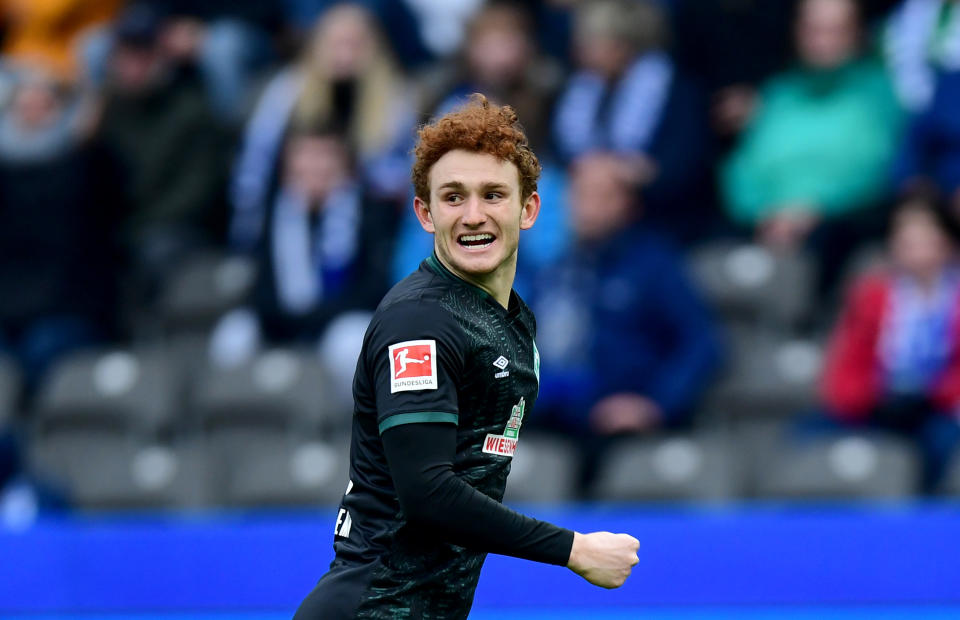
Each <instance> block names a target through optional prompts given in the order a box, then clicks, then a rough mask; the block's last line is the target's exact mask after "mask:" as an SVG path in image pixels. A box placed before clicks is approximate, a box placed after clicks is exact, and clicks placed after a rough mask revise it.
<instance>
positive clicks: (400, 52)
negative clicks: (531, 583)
mask: <svg viewBox="0 0 960 620" xmlns="http://www.w3.org/2000/svg"><path fill="white" fill-rule="evenodd" d="M0 44H2V57H0V351H2V352H3V354H4V355H5V356H6V357H7V358H9V359H10V360H13V361H14V363H15V365H16V367H17V368H18V369H19V373H20V376H21V377H22V379H23V381H22V386H23V387H22V391H21V393H20V394H18V400H17V409H18V410H19V411H20V413H19V415H18V416H16V417H15V418H14V419H13V420H11V421H9V422H8V425H7V430H6V431H4V429H3V428H0V504H2V502H3V501H4V500H3V498H4V492H5V491H4V489H5V488H6V489H7V491H6V493H7V496H9V494H10V489H11V488H14V487H15V486H16V484H19V482H18V481H20V482H22V481H23V480H25V479H27V478H29V477H30V476H32V475H34V474H33V473H32V472H30V471H29V468H28V467H26V466H25V465H24V462H25V459H24V458H21V457H20V456H18V454H19V452H20V451H19V450H17V446H18V445H20V446H21V447H22V446H23V444H24V441H23V437H24V436H28V435H29V433H22V432H21V431H20V430H19V429H20V428H21V427H22V426H23V425H28V424H29V419H30V416H31V409H32V407H33V406H34V403H35V401H36V400H37V399H38V398H39V397H40V395H42V393H43V391H44V389H45V383H46V382H47V381H48V379H49V376H50V374H51V372H52V369H54V368H55V367H56V366H57V364H58V363H60V362H61V361H63V360H64V359H68V358H69V357H70V355H71V354H73V353H75V352H78V351H85V350H90V349H91V348H97V347H99V348H106V347H111V346H116V345H124V346H140V345H151V344H157V343H161V344H162V343H164V342H169V341H170V340H171V339H172V338H173V337H174V336H173V335H172V334H171V331H170V329H169V328H168V326H167V325H165V324H164V322H163V320H162V318H161V317H160V314H161V312H160V310H159V308H160V306H161V305H162V302H163V300H164V299H165V297H164V295H165V292H166V291H167V290H168V289H169V287H170V283H171V281H172V280H173V279H174V274H175V273H176V271H177V269H178V268H179V267H180V266H182V265H184V264H185V263H187V262H189V261H190V260H191V257H195V256H197V255H204V254H205V253H207V254H209V253H210V252H219V253H221V254H224V255H230V256H235V257H243V258H244V260H246V261H247V262H248V264H250V265H253V266H254V273H255V276H254V277H253V279H252V282H251V285H250V286H249V287H248V290H247V291H246V292H245V293H244V295H243V297H242V299H239V300H237V303H235V304H233V307H230V308H228V309H226V310H225V311H224V312H223V313H221V314H220V315H219V316H217V317H215V320H213V321H211V322H210V323H209V324H208V325H206V326H204V329H203V330H201V332H200V333H199V337H200V339H201V341H202V347H200V348H198V349H197V351H198V355H200V356H201V357H202V358H204V360H205V363H209V364H215V365H221V366H224V367H230V366H235V365H238V364H243V363H244V362H245V361H246V360H249V359H250V358H251V356H254V355H256V354H257V352H258V351H262V350H264V349H265V348H267V347H269V346H273V345H277V344H281V345H288V346H293V347H299V348H305V349H309V350H311V351H313V352H314V353H315V354H316V355H317V356H319V358H320V360H322V361H323V362H324V363H325V364H327V366H328V367H329V371H330V374H331V375H332V376H333V377H334V379H335V381H334V384H335V386H336V387H334V388H333V390H332V393H331V394H330V395H328V396H325V398H332V399H334V400H335V401H336V402H337V403H339V405H338V406H340V407H345V408H348V407H349V397H350V392H349V382H350V376H351V374H352V370H353V363H352V361H351V360H353V359H356V355H357V353H358V352H359V346H360V340H361V338H362V334H363V330H364V329H365V327H366V319H367V317H369V315H370V313H371V312H372V311H373V309H374V308H375V307H376V304H377V303H378V302H379V300H380V298H381V297H382V295H383V294H384V293H385V292H386V291H387V290H388V288H389V287H390V286H391V285H392V284H393V283H395V282H396V281H398V280H399V279H400V278H402V277H403V276H404V275H406V274H407V273H409V272H410V271H412V270H413V269H414V268H415V267H416V265H417V264H418V263H419V261H420V260H422V259H423V258H424V257H426V256H427V255H428V254H429V253H430V251H431V243H432V240H431V238H430V236H429V235H427V234H426V233H424V232H423V231H422V230H421V229H420V228H419V226H418V224H417V222H416V219H415V218H414V217H413V212H412V209H411V207H410V203H411V198H412V189H411V185H410V180H409V171H410V164H411V155H410V150H411V148H412V146H413V144H414V141H415V138H416V129H417V127H418V125H419V124H421V123H423V122H425V121H426V120H427V119H429V118H431V117H433V116H435V115H439V114H442V113H444V112H446V111H448V110H450V109H453V108H454V107H456V106H457V105H458V104H459V103H461V102H463V101H465V100H466V98H467V97H468V96H469V95H470V94H471V93H473V92H482V93H484V94H486V95H487V96H488V97H490V98H491V99H492V100H494V101H496V102H498V103H504V104H509V105H511V106H513V107H515V108H516V110H517V111H518V113H519V117H520V119H521V122H522V123H523V125H524V127H525V129H526V131H527V134H528V136H529V138H530V141H531V143H532V145H533V148H534V150H535V152H536V153H537V154H538V156H539V158H540V161H541V163H542V165H543V174H542V177H541V179H540V185H539V191H540V194H541V196H542V198H543V204H544V209H543V211H542V214H541V217H540V220H539V221H538V222H537V225H536V227H535V228H534V229H532V230H531V231H529V232H528V233H525V236H524V237H523V238H522V240H521V248H520V254H519V266H518V275H517V284H516V287H517V290H518V292H520V293H521V295H522V296H523V297H524V298H525V299H526V300H527V301H528V303H529V304H530V305H531V307H532V308H533V310H534V312H535V313H536V315H537V317H538V322H539V336H538V344H539V350H540V352H541V354H542V359H543V364H542V368H543V372H542V378H541V387H540V397H539V400H538V403H537V406H536V413H535V415H534V416H533V418H534V419H533V420H532V421H531V422H530V424H531V426H539V427H540V429H541V430H543V431H546V432H554V433H560V434H563V435H566V436H571V437H577V438H578V445H579V446H580V449H581V451H582V455H581V456H582V460H583V467H582V471H580V473H579V474H578V475H579V484H580V485H581V488H582V489H584V493H585V494H586V493H587V491H586V490H587V489H589V488H590V485H591V484H592V481H593V478H594V476H595V474H596V471H597V470H598V469H601V468H602V461H603V458H604V454H605V453H606V452H607V451H608V450H609V448H610V446H611V445H613V444H615V443H616V442H617V441H619V440H620V439H622V438H624V437H635V436H637V435H645V434H650V433H655V432H658V431H661V430H667V431H673V430H676V429H689V428H691V427H695V426H698V425H707V426H709V425H710V424H711V422H712V421H711V420H710V415H711V413H710V408H709V407H704V402H705V401H706V400H709V398H710V394H711V393H712V392H711V390H713V389H714V388H715V387H716V385H717V382H718V381H721V379H722V377H723V376H724V373H725V372H729V368H730V366H731V365H733V364H734V362H733V361H732V360H733V358H734V357H736V355H737V353H736V351H737V343H736V336H737V334H738V333H739V331H738V330H739V329H740V328H743V329H746V330H748V331H749V330H752V331H753V332H756V331H758V330H760V327H759V326H758V325H756V324H746V325H735V324H731V323H730V322H728V321H726V320H725V319H724V317H723V316H721V314H722V313H721V312H720V311H719V310H718V309H717V307H716V306H715V304H714V300H713V296H712V295H710V294H709V292H708V290H707V288H708V287H706V285H705V284H704V283H703V282H702V281H701V280H700V279H698V278H697V277H695V275H694V274H693V273H692V272H691V270H690V268H689V262H690V261H689V259H690V257H691V256H693V255H694V254H696V253H697V252H698V251H699V250H701V249H703V248H707V247H713V246H717V245H718V244H720V245H723V244H736V245H738V246H740V247H750V248H752V249H753V250H755V251H757V252H761V253H762V255H763V256H767V257H771V258H770V260H773V261H778V260H789V259H790V258H791V257H804V259H805V260H809V261H810V264H811V265H812V274H813V275H812V282H813V284H812V287H811V291H812V292H811V295H812V303H811V304H810V307H809V308H808V309H807V310H806V311H805V312H803V313H802V314H801V316H799V317H797V320H796V321H794V322H793V323H792V324H791V326H790V327H789V331H790V334H791V335H799V336H802V337H807V338H811V339H814V340H819V341H821V342H823V343H825V346H824V349H825V353H824V361H823V363H822V372H821V373H820V374H819V376H818V380H817V382H816V383H817V386H816V387H815V388H813V392H812V393H811V399H810V400H811V402H810V406H808V407H803V408H802V410H797V411H788V412H782V413H781V414H780V415H781V416H783V415H786V416H789V417H790V418H791V424H792V425H793V426H794V427H795V428H794V431H795V433H796V434H797V435H823V434H824V433H832V432H842V431H843V430H844V429H849V428H860V429H863V428H869V429H877V430H882V431H883V432H885V433H889V434H892V435H894V436H898V437H901V438H903V439H905V440H906V441H909V442H912V443H913V444H914V445H915V446H916V449H917V450H919V451H920V453H921V454H922V463H923V468H922V476H921V478H922V479H921V481H920V482H919V486H918V488H919V489H921V490H924V491H928V492H932V491H934V490H935V489H937V488H938V484H939V483H940V479H941V478H942V477H943V475H944V472H945V471H946V469H947V468H948V467H949V465H950V460H951V455H952V454H953V453H954V452H956V446H957V444H958V441H960V264H958V262H957V255H956V247H957V245H956V244H957V240H958V235H957V230H958V229H960V226H958V223H960V2H956V1H953V0H887V1H883V0H862V1H859V2H858V1H857V0H579V1H578V0H525V1H515V2H502V1H498V0H488V1H486V2H485V1H484V0H442V1H440V0H357V1H354V2H333V1H330V0H286V1H285V2H276V3H274V2H262V1H260V0H231V1H230V2H225V1H222V0H204V1H202V2H183V1H181V0H155V1H141V0H131V1H130V2H124V0H97V1H90V0H2V1H0ZM863 256H869V257H870V260H866V261H865V260H862V258H863ZM748 262H749V261H748ZM778 285H779V286H780V287H781V289H782V293H783V295H788V294H789V290H788V289H790V288H791V287H792V286H793V283H791V282H790V281H784V282H780V283H778ZM768 327H769V326H767V325H764V326H763V329H767V328H768ZM775 328H776V329H780V327H775ZM195 335H197V334H195ZM345 360H346V361H345ZM2 425H3V420H2V416H0V427H2ZM525 429H526V426H525ZM37 484H38V485H40V484H41V483H39V482H38V483H37ZM50 501H51V502H53V501H54V500H50Z"/></svg>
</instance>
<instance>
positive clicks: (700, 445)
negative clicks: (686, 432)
mask: <svg viewBox="0 0 960 620" xmlns="http://www.w3.org/2000/svg"><path fill="white" fill-rule="evenodd" d="M740 486H741V485H740V476H739V466H738V464H737V462H736V461H735V459H734V455H733V454H732V453H731V452H730V451H729V450H728V449H727V447H726V446H725V445H724V444H723V443H722V442H721V441H719V438H718V437H713V436H702V437H695V436H682V435H678V436H671V437H663V438H637V439H625V440H623V441H620V442H618V443H616V444H615V445H614V446H613V447H612V448H611V449H610V451H609V452H608V453H607V455H606V458H605V459H604V461H603V463H602V465H601V467H600V471H599V473H598V475H597V480H596V483H595V484H594V488H593V489H592V491H593V495H594V496H595V497H596V498H597V499H601V500H691V501H722V500H729V499H732V498H734V497H736V496H737V495H738V494H739V491H740Z"/></svg>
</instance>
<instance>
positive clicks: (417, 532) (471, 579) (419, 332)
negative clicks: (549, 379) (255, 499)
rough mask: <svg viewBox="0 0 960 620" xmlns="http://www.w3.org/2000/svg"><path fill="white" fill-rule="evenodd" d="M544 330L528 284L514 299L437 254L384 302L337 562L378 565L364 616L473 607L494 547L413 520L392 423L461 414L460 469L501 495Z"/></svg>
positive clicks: (374, 325)
mask: <svg viewBox="0 0 960 620" xmlns="http://www.w3.org/2000/svg"><path fill="white" fill-rule="evenodd" d="M535 333H536V325H535V321H534V317H533V314H532V313H531V312H530V310H529V309H528V308H527V306H526V305H525V304H524V303H523V301H522V300H521V299H520V298H519V296H517V295H516V293H513V292H512V293H511V298H510V304H509V308H504V307H503V306H501V305H500V304H499V303H498V302H497V301H496V300H494V299H493V298H492V297H491V296H489V295H488V294H487V293H485V292H483V291H482V290H481V289H479V288H476V287H474V286H472V285H470V284H468V283H466V282H464V281H462V280H460V279H459V278H457V277H455V276H454V275H453V274H451V273H450V272H449V271H448V270H447V269H445V268H444V267H443V265H442V264H440V262H439V261H438V260H437V259H436V258H435V257H430V258H428V259H427V260H426V261H424V262H423V263H422V264H421V266H420V268H419V269H418V270H417V271H416V272H414V273H413V274H412V275H410V276H409V277H407V278H406V279H405V280H403V281H402V282H400V283H399V284H398V285H397V286H396V287H394V288H393V290H392V291H390V293H389V294H388V295H387V296H386V297H385V298H384V300H383V302H382V303H381V304H380V307H379V308H378V309H377V311H376V313H375V314H374V317H373V319H372V321H371V323H370V327H369V328H368V330H367V334H366V337H365V339H364V343H363V351H362V353H361V355H360V360H359V362H358V364H357V372H356V377H355V380H354V399H355V401H356V410H355V418H354V427H353V440H352V447H351V455H350V461H351V463H350V483H349V486H348V490H347V493H346V494H345V495H344V498H343V503H342V504H341V508H340V511H339V515H338V518H337V525H336V536H335V542H334V546H335V549H336V552H337V559H336V560H335V561H334V569H336V568H337V567H338V566H341V567H347V566H359V565H364V566H370V567H371V568H370V571H369V572H365V573H364V575H363V579H364V580H366V584H365V585H364V587H363V588H359V589H358V591H359V592H360V593H361V594H360V600H359V601H358V607H357V608H356V609H357V611H356V617H358V618H393V617H411V616H412V617H430V618H434V617H435V618H445V619H446V618H458V617H466V615H467V612H468V611H469V609H470V604H471V602H472V599H473V594H474V590H475V588H476V585H477V581H478V579H479V576H480V568H481V566H482V565H483V561H484V558H485V555H486V554H485V553H483V552H479V551H472V550H468V549H466V548H464V547H460V546H457V545H454V544H451V543H449V542H446V541H444V540H443V539H442V537H440V536H435V535H433V533H432V532H430V531H424V529H423V528H421V527H418V526H417V525H416V524H412V523H410V522H408V521H407V520H406V519H405V517H404V514H403V511H402V510H401V507H400V503H399V501H398V499H397V494H396V491H395V489H394V484H393V480H392V479H391V472H390V470H389V468H388V465H387V461H386V457H385V455H384V450H383V445H382V443H381V433H383V432H384V431H386V430H388V429H390V428H392V427H394V426H397V425H406V424H416V423H422V422H448V423H452V424H456V428H457V430H456V437H457V449H456V459H455V461H454V464H453V466H454V472H455V473H456V475H457V476H459V477H460V478H462V479H463V480H464V481H465V482H467V483H468V484H469V485H471V486H472V487H473V488H475V489H476V490H478V491H480V492H482V493H483V494H485V495H487V496H489V497H490V498H493V499H494V500H496V501H497V502H499V501H500V500H502V498H503V493H504V488H505V485H506V481H507V474H509V473H510V463H511V460H512V455H513V452H514V450H515V448H516V446H517V441H518V439H519V438H520V435H521V429H522V425H523V421H524V418H525V417H526V416H529V415H530V412H531V410H532V409H533V406H534V402H535V400H536V397H537V390H538V380H539V377H538V374H539V355H538V353H537V349H536V345H535V344H534V336H535ZM570 539H571V540H572V533H571V534H570ZM567 550H569V545H568V546H567ZM404 610H406V611H404ZM405 614H409V615H405Z"/></svg>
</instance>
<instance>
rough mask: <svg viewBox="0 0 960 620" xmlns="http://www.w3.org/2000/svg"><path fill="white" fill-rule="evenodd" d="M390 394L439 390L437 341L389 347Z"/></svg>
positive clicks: (415, 342)
mask: <svg viewBox="0 0 960 620" xmlns="http://www.w3.org/2000/svg"><path fill="white" fill-rule="evenodd" d="M388 352H389V355H390V368H391V370H392V372H391V381H390V393H391V394H395V393H396V392H406V391H410V390H435V389H437V364H436V359H437V341H436V340H408V341H407V342H399V343H397V344H392V345H390V346H389V347H388Z"/></svg>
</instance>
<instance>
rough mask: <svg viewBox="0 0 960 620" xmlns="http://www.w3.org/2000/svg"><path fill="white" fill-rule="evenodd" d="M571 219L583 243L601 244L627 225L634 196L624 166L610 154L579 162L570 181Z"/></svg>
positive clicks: (591, 156)
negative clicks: (599, 242) (595, 242)
mask: <svg viewBox="0 0 960 620" xmlns="http://www.w3.org/2000/svg"><path fill="white" fill-rule="evenodd" d="M570 181H571V182H570V211H571V213H570V216H571V224H572V226H573V230H574V232H575V233H576V235H577V237H578V238H579V239H581V240H583V241H600V240H603V239H606V238H607V237H610V236H611V235H613V234H615V233H616V232H617V231H619V230H621V229H623V228H624V226H626V225H627V224H628V223H629V222H630V220H631V217H632V214H633V203H634V196H633V193H632V191H631V189H630V183H629V181H628V179H627V172H626V171H625V164H624V162H622V161H619V160H617V159H616V158H615V157H613V156H610V155H588V156H585V157H584V158H583V159H581V160H580V161H578V162H577V163H576V164H575V165H574V167H573V170H572V175H571V179H570Z"/></svg>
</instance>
